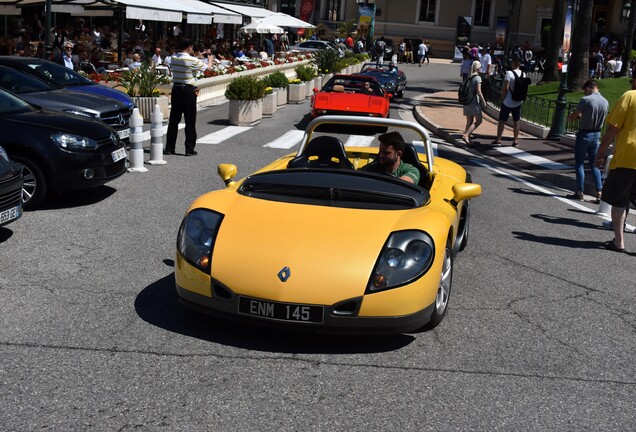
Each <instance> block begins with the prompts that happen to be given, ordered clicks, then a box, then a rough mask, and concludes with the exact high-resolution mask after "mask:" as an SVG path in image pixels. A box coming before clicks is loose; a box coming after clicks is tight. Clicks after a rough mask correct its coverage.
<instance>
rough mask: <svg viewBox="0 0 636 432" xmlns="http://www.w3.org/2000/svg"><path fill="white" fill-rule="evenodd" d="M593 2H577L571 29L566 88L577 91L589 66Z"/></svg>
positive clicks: (587, 72) (581, 0)
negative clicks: (570, 52) (577, 7)
mask: <svg viewBox="0 0 636 432" xmlns="http://www.w3.org/2000/svg"><path fill="white" fill-rule="evenodd" d="M593 7H594V0H579V9H578V11H576V13H575V14H574V15H575V16H574V28H573V29H572V45H571V50H572V56H571V57H570V61H568V88H569V89H570V90H572V91H578V90H580V89H581V88H582V87H583V83H584V82H585V81H586V80H587V79H588V74H589V64H590V33H591V31H592V8H593Z"/></svg>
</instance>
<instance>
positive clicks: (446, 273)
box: [425, 244, 453, 330]
mask: <svg viewBox="0 0 636 432" xmlns="http://www.w3.org/2000/svg"><path fill="white" fill-rule="evenodd" d="M452 283H453V251H452V249H451V245H450V244H447V245H446V248H445V250H444V263H443V265H442V274H441V276H440V280H439V286H438V287H437V295H436V296H435V307H434V309H433V313H432V314H431V320H430V321H429V322H428V324H426V326H425V329H426V330H430V329H432V328H435V327H436V326H437V325H438V324H439V323H441V322H442V320H443V319H444V317H445V316H446V311H447V310H448V300H449V299H450V292H451V285H452Z"/></svg>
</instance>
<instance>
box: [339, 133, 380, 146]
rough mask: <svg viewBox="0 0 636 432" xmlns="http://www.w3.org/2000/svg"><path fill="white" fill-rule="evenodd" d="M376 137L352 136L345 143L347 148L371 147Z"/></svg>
mask: <svg viewBox="0 0 636 432" xmlns="http://www.w3.org/2000/svg"><path fill="white" fill-rule="evenodd" d="M374 139H375V136H373V135H371V136H366V135H351V136H350V137H349V139H348V140H347V142H346V143H344V146H345V147H368V146H369V145H371V143H372V142H373V140H374Z"/></svg>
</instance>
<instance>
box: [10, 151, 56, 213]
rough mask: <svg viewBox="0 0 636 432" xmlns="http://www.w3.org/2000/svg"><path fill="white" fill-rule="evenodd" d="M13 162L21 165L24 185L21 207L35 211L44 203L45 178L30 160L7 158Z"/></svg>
mask: <svg viewBox="0 0 636 432" xmlns="http://www.w3.org/2000/svg"><path fill="white" fill-rule="evenodd" d="M9 157H10V158H11V159H12V160H13V161H14V162H16V163H19V164H20V165H22V172H23V174H24V185H23V186H22V206H23V207H24V209H25V210H35V209H37V208H38V207H39V206H40V204H42V202H43V201H44V198H45V197H46V193H47V185H46V178H45V177H44V174H43V173H42V170H41V169H40V167H38V166H37V164H36V163H35V162H33V161H32V160H30V159H27V158H25V157H24V156H21V155H14V156H9Z"/></svg>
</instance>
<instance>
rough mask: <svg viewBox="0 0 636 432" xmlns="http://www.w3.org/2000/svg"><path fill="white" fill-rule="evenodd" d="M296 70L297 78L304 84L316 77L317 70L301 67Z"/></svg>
mask: <svg viewBox="0 0 636 432" xmlns="http://www.w3.org/2000/svg"><path fill="white" fill-rule="evenodd" d="M294 70H295V71H296V76H297V77H298V78H299V79H300V80H301V81H303V82H306V81H309V80H312V79H314V77H315V76H316V69H314V68H313V67H311V66H304V65H300V66H296V69H294Z"/></svg>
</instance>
